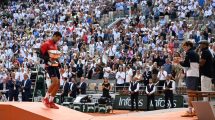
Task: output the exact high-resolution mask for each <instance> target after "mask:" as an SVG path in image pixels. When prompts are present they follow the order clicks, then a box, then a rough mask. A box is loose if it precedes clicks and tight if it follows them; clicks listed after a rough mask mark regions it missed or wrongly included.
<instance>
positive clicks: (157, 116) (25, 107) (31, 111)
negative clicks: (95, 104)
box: [0, 102, 197, 120]
mask: <svg viewBox="0 0 215 120" xmlns="http://www.w3.org/2000/svg"><path fill="white" fill-rule="evenodd" d="M59 107H60V109H58V110H56V109H49V108H46V107H45V106H44V105H43V104H42V103H40V102H6V103H0V111H1V112H0V116H1V119H2V120H51V119H52V120H197V117H192V118H183V117H180V115H182V114H183V113H184V111H186V108H174V109H166V110H156V111H148V112H146V111H139V112H131V111H128V110H114V111H113V113H106V114H104V113H82V112H78V111H75V110H72V109H69V108H66V107H63V106H59ZM23 116H24V119H23Z"/></svg>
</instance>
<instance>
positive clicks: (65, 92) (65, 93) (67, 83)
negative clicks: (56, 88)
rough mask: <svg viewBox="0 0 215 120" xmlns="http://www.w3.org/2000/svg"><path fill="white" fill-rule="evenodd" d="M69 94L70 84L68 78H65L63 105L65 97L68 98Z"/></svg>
mask: <svg viewBox="0 0 215 120" xmlns="http://www.w3.org/2000/svg"><path fill="white" fill-rule="evenodd" d="M68 93H69V82H68V81H67V78H66V77H65V78H64V83H63V86H62V93H61V96H60V97H61V103H63V102H64V97H65V96H68Z"/></svg>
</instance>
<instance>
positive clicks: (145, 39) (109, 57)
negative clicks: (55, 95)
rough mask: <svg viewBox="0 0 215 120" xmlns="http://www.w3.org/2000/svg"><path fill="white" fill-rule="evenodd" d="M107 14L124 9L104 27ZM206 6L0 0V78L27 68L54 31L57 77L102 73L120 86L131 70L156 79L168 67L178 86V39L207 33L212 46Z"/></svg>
mask: <svg viewBox="0 0 215 120" xmlns="http://www.w3.org/2000/svg"><path fill="white" fill-rule="evenodd" d="M110 13H111V14H110ZM107 14H110V17H113V16H114V15H116V16H118V17H120V16H121V15H124V16H125V17H124V19H123V20H121V21H119V22H118V23H117V24H115V25H113V26H111V27H110V28H108V27H103V24H104V16H106V15H107ZM214 14H215V1H214V0H131V2H129V1H127V0H111V1H110V0H12V1H10V2H9V3H8V5H7V6H2V8H0V15H1V19H0V53H1V54H0V82H2V81H3V80H5V79H8V78H9V77H8V76H9V75H10V74H9V73H10V72H14V73H15V78H14V79H16V80H20V81H21V80H23V79H24V73H27V74H28V75H29V76H30V69H31V68H33V67H36V66H37V65H39V64H40V59H39V57H38V55H37V52H36V51H37V49H38V48H39V47H40V45H41V44H42V43H43V42H44V41H45V40H47V39H49V38H51V35H52V33H53V32H55V31H60V32H61V33H62V35H63V38H62V40H61V41H60V42H59V48H60V51H62V53H63V54H62V56H61V57H60V59H59V61H60V63H61V64H62V65H63V66H64V73H62V75H61V76H62V80H61V81H62V82H61V85H63V78H68V80H70V78H74V79H77V78H81V77H86V78H88V79H102V78H104V77H105V78H109V79H116V86H124V85H128V84H129V82H130V81H131V79H132V78H133V76H136V77H137V78H138V81H140V82H142V83H143V84H144V85H147V84H148V80H149V79H150V78H152V79H153V82H154V83H158V85H160V86H162V82H158V81H163V80H165V79H166V76H167V75H169V74H171V76H172V77H173V78H174V80H175V81H176V85H177V86H179V87H181V86H184V77H185V71H184V69H183V68H182V67H181V66H180V65H179V64H178V61H177V60H178V59H177V58H184V52H183V50H182V49H181V43H182V42H183V41H188V40H190V41H192V42H193V43H194V44H195V47H198V42H199V41H201V40H207V41H208V42H209V43H210V46H209V49H210V51H211V53H212V54H214V53H215V45H214V44H213V43H214V42H215V39H214V37H215V35H214V26H215V19H214V18H215V17H214ZM106 17H107V16H106ZM106 17H105V18H106ZM106 19H108V18H106ZM46 77H47V79H48V76H46Z"/></svg>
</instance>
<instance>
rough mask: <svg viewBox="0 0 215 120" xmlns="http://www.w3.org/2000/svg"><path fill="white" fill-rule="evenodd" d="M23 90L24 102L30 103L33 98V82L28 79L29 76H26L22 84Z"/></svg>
mask: <svg viewBox="0 0 215 120" xmlns="http://www.w3.org/2000/svg"><path fill="white" fill-rule="evenodd" d="M21 88H22V101H30V100H29V98H30V97H31V80H30V79H29V77H28V74H26V73H25V74H24V80H22V83H21Z"/></svg>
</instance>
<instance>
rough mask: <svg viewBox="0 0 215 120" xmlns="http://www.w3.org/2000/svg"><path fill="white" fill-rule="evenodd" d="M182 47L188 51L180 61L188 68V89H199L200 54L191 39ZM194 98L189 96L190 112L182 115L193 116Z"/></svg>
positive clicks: (186, 81) (186, 80)
mask: <svg viewBox="0 0 215 120" xmlns="http://www.w3.org/2000/svg"><path fill="white" fill-rule="evenodd" d="M182 48H183V50H184V51H185V52H186V56H185V59H184V60H183V61H181V62H180V65H181V66H182V67H184V69H186V79H185V83H186V87H187V91H188V92H189V91H197V90H198V82H199V55H198V54H197V53H196V52H195V51H194V44H193V43H192V42H191V41H186V42H184V43H183V44H182ZM188 96H189V95H188ZM193 100H194V99H193V98H192V97H188V112H186V113H185V114H184V115H182V117H193V114H194V113H193V112H194V111H193V105H192V101H193Z"/></svg>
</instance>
